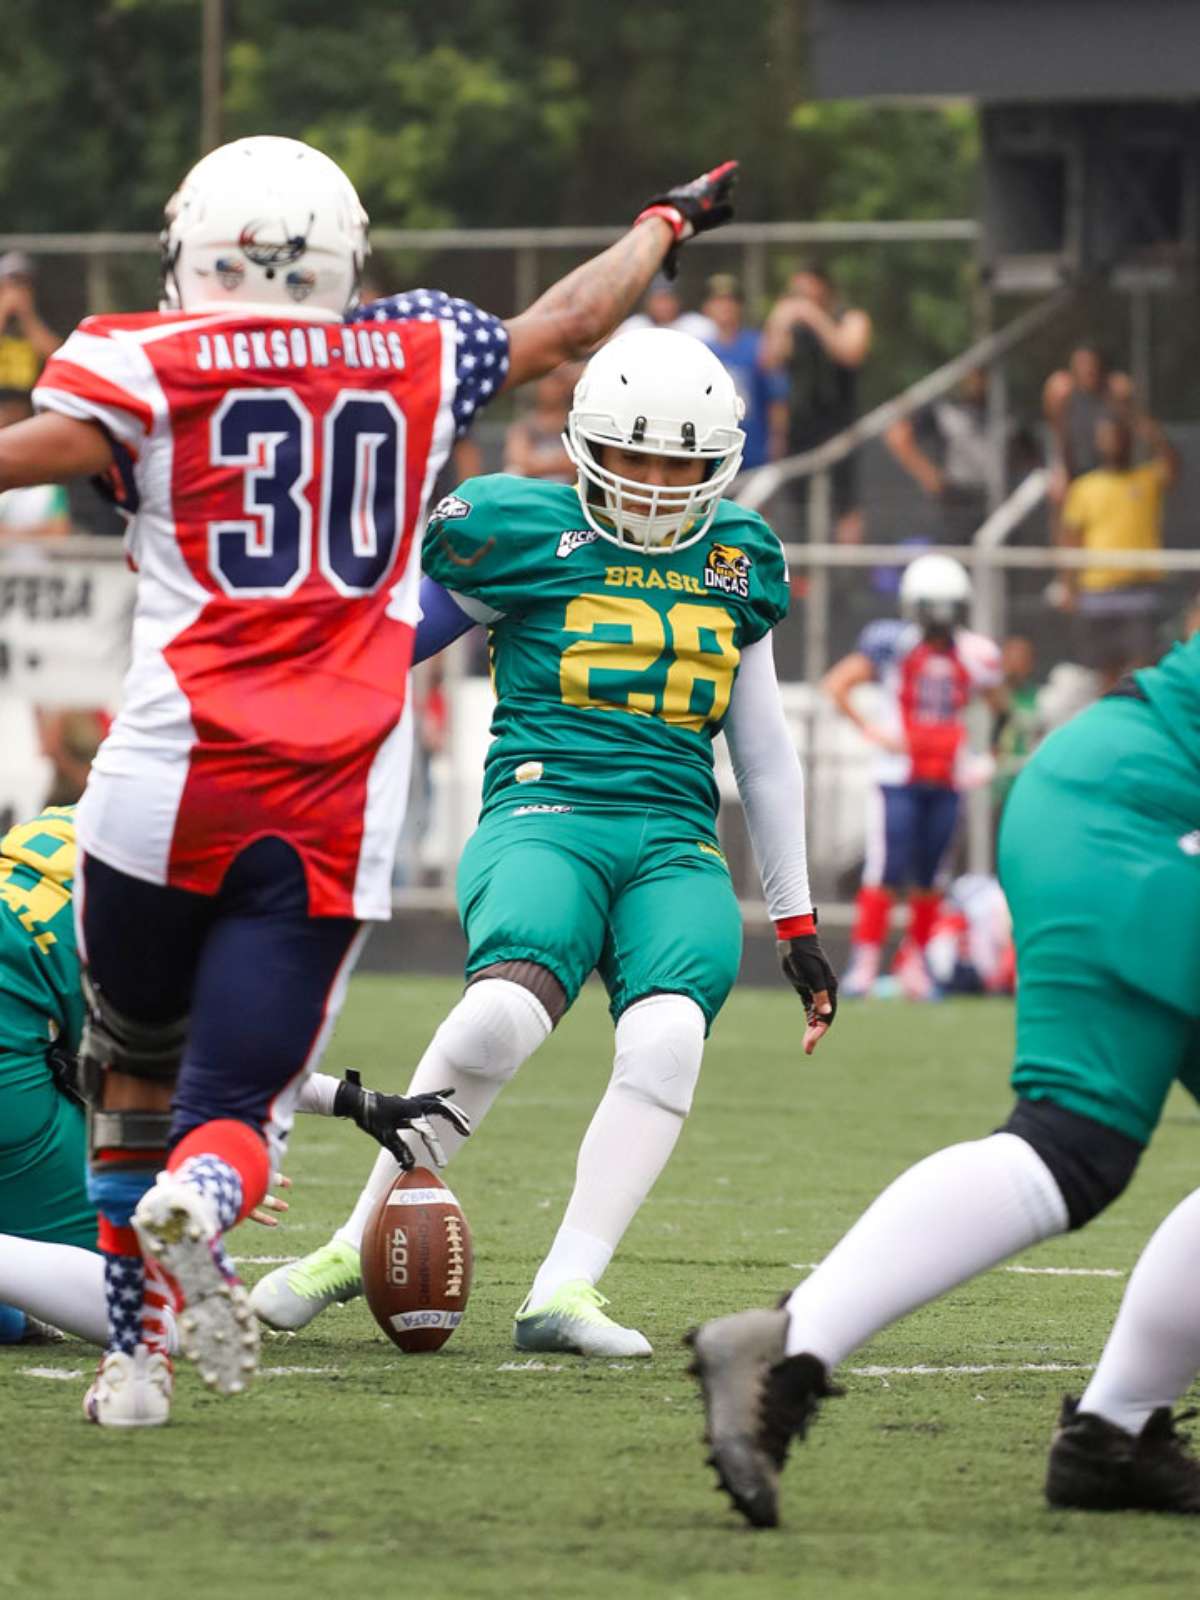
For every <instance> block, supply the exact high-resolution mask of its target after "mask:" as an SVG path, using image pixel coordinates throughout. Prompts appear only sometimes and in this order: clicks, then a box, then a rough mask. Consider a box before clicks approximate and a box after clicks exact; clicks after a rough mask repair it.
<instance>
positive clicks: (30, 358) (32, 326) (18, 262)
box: [0, 250, 62, 394]
mask: <svg viewBox="0 0 1200 1600" xmlns="http://www.w3.org/2000/svg"><path fill="white" fill-rule="evenodd" d="M61 343H62V340H61V339H60V338H59V337H58V335H57V334H56V333H54V332H53V331H52V329H50V328H48V327H47V326H46V324H45V323H44V322H43V321H42V319H41V317H40V316H39V315H38V311H37V306H36V305H35V303H34V298H33V263H32V261H30V259H29V257H28V256H27V255H25V254H24V253H23V252H22V251H20V250H10V251H8V253H7V254H6V255H2V256H0V388H2V389H18V390H22V391H23V392H25V393H26V394H27V393H28V392H29V391H30V390H31V389H32V388H33V386H34V384H35V383H36V382H37V377H38V373H39V372H41V370H42V367H43V366H44V364H45V362H46V358H47V357H48V356H50V355H51V354H52V353H53V352H54V351H55V350H57V349H58V347H59V345H60V344H61Z"/></svg>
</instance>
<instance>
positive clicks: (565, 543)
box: [555, 528, 600, 561]
mask: <svg viewBox="0 0 1200 1600" xmlns="http://www.w3.org/2000/svg"><path fill="white" fill-rule="evenodd" d="M599 537H600V535H599V534H598V533H597V532H596V530H595V528H568V529H567V531H566V532H565V533H562V534H560V535H559V538H558V549H557V551H556V552H555V554H556V555H557V556H558V559H559V560H560V561H565V560H566V559H567V557H568V556H569V555H573V554H574V553H575V551H576V550H582V548H583V546H584V545H585V544H595V542H596V540H597V539H598V538H599Z"/></svg>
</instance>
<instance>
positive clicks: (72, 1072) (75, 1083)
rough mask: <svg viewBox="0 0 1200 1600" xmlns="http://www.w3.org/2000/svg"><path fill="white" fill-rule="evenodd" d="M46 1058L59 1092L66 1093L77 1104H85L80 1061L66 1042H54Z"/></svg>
mask: <svg viewBox="0 0 1200 1600" xmlns="http://www.w3.org/2000/svg"><path fill="white" fill-rule="evenodd" d="M46 1060H47V1062H48V1063H49V1067H50V1073H51V1076H52V1077H53V1079H54V1087H55V1088H56V1089H57V1090H58V1092H59V1094H65V1095H66V1097H67V1099H68V1100H74V1102H75V1104H76V1105H80V1106H81V1105H83V1103H84V1101H83V1098H82V1096H81V1095H80V1092H79V1063H78V1062H77V1061H76V1059H75V1057H74V1055H73V1054H72V1052H71V1051H70V1050H68V1049H67V1047H66V1045H65V1044H59V1043H55V1044H52V1045H51V1046H50V1047H49V1049H48V1050H47V1051H46Z"/></svg>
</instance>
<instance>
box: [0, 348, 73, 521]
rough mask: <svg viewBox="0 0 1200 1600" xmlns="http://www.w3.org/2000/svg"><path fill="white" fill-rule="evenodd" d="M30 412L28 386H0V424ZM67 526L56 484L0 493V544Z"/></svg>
mask: <svg viewBox="0 0 1200 1600" xmlns="http://www.w3.org/2000/svg"><path fill="white" fill-rule="evenodd" d="M2 344H3V340H0V345H2ZM32 415H33V403H32V401H31V400H30V398H29V392H28V390H25V389H0V428H11V427H12V425H13V424H14V423H15V422H25V421H26V420H27V419H28V418H29V417H31V416H32ZM70 529H71V522H70V517H69V516H68V514H67V491H66V490H65V489H64V488H63V487H62V486H61V485H60V484H56V483H46V484H38V485H36V486H31V487H30V488H27V489H6V490H5V491H4V492H3V493H2V494H0V544H12V543H14V542H16V541H18V540H21V539H35V538H41V537H43V536H45V535H47V534H62V533H69V532H70Z"/></svg>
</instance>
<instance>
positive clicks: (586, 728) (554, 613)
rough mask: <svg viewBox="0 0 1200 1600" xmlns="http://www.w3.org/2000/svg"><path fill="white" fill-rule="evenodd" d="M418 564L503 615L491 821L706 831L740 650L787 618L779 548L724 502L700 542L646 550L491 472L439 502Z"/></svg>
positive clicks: (489, 774) (495, 629) (569, 496)
mask: <svg viewBox="0 0 1200 1600" xmlns="http://www.w3.org/2000/svg"><path fill="white" fill-rule="evenodd" d="M424 567H425V571H426V573H427V574H428V575H429V576H430V577H432V578H434V579H436V580H437V582H438V583H440V584H442V585H443V586H444V587H445V588H447V589H451V590H453V591H454V592H455V593H457V594H461V595H463V596H465V597H468V598H471V599H475V600H477V601H480V602H482V603H483V604H484V605H485V606H487V607H489V608H490V609H491V610H493V611H497V612H500V613H501V616H500V617H499V619H498V620H497V621H495V622H493V623H492V624H491V627H490V643H491V658H492V675H493V683H494V687H495V690H496V701H497V704H496V712H495V716H494V717H493V720H492V733H493V734H494V735H495V737H494V739H493V742H492V745H491V748H490V750H489V752H488V757H487V765H486V768H485V772H484V790H483V798H484V812H485V813H487V812H488V811H489V810H492V809H494V808H495V807H496V806H498V805H501V804H504V803H507V802H509V801H511V800H514V799H519V800H520V801H521V802H522V803H528V804H529V805H531V806H541V805H544V804H545V805H572V804H584V803H590V804H607V805H618V804H619V805H639V806H641V805H645V806H654V807H661V808H663V809H669V810H671V811H672V812H674V813H676V814H677V815H680V816H686V817H689V818H691V819H693V820H694V821H695V822H696V823H697V824H698V825H702V826H706V827H709V828H711V826H712V821H713V818H714V816H715V815H716V810H717V804H718V797H717V787H716V782H715V779H714V777H713V756H712V742H713V739H714V738H715V736H716V734H717V731H718V729H719V728H720V726H721V723H722V721H723V720H724V717H725V713H726V711H727V710H728V708H729V697H730V694H731V693H732V690H733V682H734V679H735V677H736V676H737V670H738V661H739V659H740V656H741V652H742V651H743V650H744V649H745V647H746V646H747V645H748V644H753V643H754V642H755V641H756V640H758V639H761V638H762V637H763V636H764V634H766V633H768V632H769V631H770V629H771V628H773V627H774V626H775V624H776V623H777V622H779V621H780V620H781V619H782V618H783V617H784V615H785V614H786V612H787V605H788V580H787V568H786V566H785V563H784V559H783V550H782V548H781V546H780V543H779V540H778V539H777V538H776V537H775V535H774V534H773V533H772V532H771V529H770V528H769V527H768V526H767V524H766V523H765V522H764V521H763V519H762V518H761V517H760V516H759V515H758V514H757V512H754V511H747V510H745V509H744V508H743V507H741V506H737V505H734V504H732V503H731V502H730V501H722V502H721V503H720V505H719V506H718V508H717V513H716V516H715V517H714V519H713V522H712V525H711V526H710V528H709V530H708V532H707V533H706V534H705V536H704V538H703V539H700V540H698V541H697V542H696V543H695V544H693V545H692V546H690V547H689V548H688V549H685V550H681V551H679V552H677V553H674V554H664V555H644V554H642V553H640V552H639V551H636V550H627V549H625V548H623V547H619V546H617V545H615V544H614V543H613V542H612V541H611V540H609V539H604V538H601V537H600V536H599V535H598V534H597V533H596V532H595V530H594V529H592V528H589V527H588V526H587V524H586V522H585V520H584V517H583V513H582V511H581V509H580V505H579V498H578V495H577V494H576V492H575V490H574V489H573V488H572V487H570V486H568V485H564V484H549V483H540V482H537V481H535V480H532V479H529V478H516V477H510V476H509V475H507V474H497V475H495V476H493V477H486V478H473V479H470V480H469V481H468V482H466V483H464V484H462V485H461V486H460V488H459V489H458V490H457V491H456V492H455V493H454V494H453V495H450V496H447V498H446V499H444V500H443V501H442V502H441V504H440V505H439V506H437V507H436V509H435V511H434V514H433V520H432V521H431V522H430V524H429V528H428V530H427V532H426V535H425V547H424Z"/></svg>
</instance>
